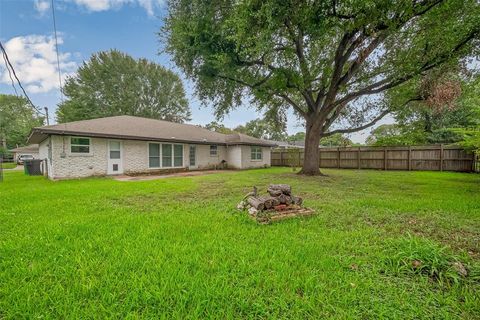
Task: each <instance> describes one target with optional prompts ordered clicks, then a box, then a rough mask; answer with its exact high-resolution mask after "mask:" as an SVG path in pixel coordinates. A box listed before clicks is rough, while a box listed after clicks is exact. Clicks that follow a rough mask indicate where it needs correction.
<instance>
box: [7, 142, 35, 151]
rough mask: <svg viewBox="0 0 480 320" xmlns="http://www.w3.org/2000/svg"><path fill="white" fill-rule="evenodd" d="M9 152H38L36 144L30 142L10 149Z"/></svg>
mask: <svg viewBox="0 0 480 320" xmlns="http://www.w3.org/2000/svg"><path fill="white" fill-rule="evenodd" d="M10 151H11V152H16V153H19V152H33V153H38V144H30V145H28V146H24V147H18V148H15V149H12V150H10Z"/></svg>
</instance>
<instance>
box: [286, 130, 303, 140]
mask: <svg viewBox="0 0 480 320" xmlns="http://www.w3.org/2000/svg"><path fill="white" fill-rule="evenodd" d="M287 141H305V132H301V131H300V132H297V133H295V134H292V135H290V136H288V138H287Z"/></svg>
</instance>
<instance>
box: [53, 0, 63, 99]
mask: <svg viewBox="0 0 480 320" xmlns="http://www.w3.org/2000/svg"><path fill="white" fill-rule="evenodd" d="M52 17H53V31H54V35H55V50H56V52H57V68H58V83H59V85H60V99H61V100H62V102H63V90H62V72H61V71H60V58H59V54H58V38H57V22H56V19H55V4H54V1H53V0H52Z"/></svg>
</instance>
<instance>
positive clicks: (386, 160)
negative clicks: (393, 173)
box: [383, 147, 388, 171]
mask: <svg viewBox="0 0 480 320" xmlns="http://www.w3.org/2000/svg"><path fill="white" fill-rule="evenodd" d="M387 152H388V151H387V147H383V163H384V164H385V168H384V170H385V171H387V167H388V158H387V156H388V153H387Z"/></svg>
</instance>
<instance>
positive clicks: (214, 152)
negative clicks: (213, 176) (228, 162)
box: [210, 146, 218, 156]
mask: <svg viewBox="0 0 480 320" xmlns="http://www.w3.org/2000/svg"><path fill="white" fill-rule="evenodd" d="M217 154H218V153H217V146H210V156H216V155H217Z"/></svg>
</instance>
